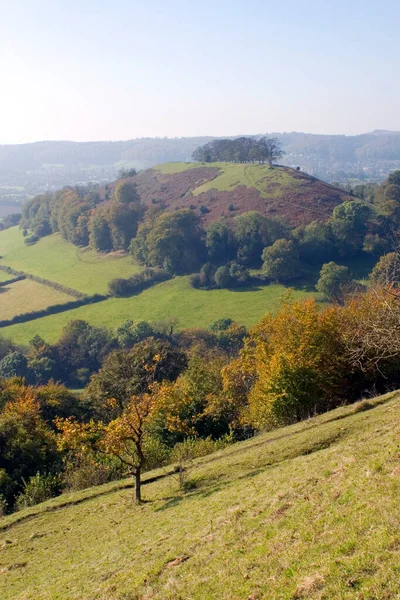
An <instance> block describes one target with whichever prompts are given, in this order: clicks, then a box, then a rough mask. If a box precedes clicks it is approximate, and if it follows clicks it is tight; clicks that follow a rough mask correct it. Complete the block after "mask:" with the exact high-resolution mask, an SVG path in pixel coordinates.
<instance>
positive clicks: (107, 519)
mask: <svg viewBox="0 0 400 600" xmlns="http://www.w3.org/2000/svg"><path fill="white" fill-rule="evenodd" d="M370 404H371V407H370V409H369V410H367V411H366V410H357V409H355V407H348V408H342V409H338V410H336V411H333V412H331V413H327V414H326V415H323V416H321V417H318V418H315V419H311V420H310V421H306V422H304V423H301V424H298V425H294V426H291V427H287V428H285V429H281V430H276V431H274V432H272V433H269V434H265V435H261V436H259V437H256V438H254V439H252V440H249V441H247V442H243V443H241V444H236V445H234V446H231V447H229V448H227V449H225V450H223V451H220V452H218V453H216V454H215V455H211V456H209V457H206V458H203V459H199V460H198V461H197V462H196V467H195V469H194V470H193V471H192V472H191V479H192V484H193V486H194V487H193V489H192V491H190V492H189V493H186V494H185V495H184V494H182V493H180V492H179V491H178V489H177V482H176V481H175V480H174V479H173V478H172V477H165V478H163V479H161V480H159V481H156V482H153V483H151V484H148V485H146V486H145V489H144V492H145V500H146V502H145V503H144V504H143V505H142V506H140V507H136V506H134V505H133V504H132V490H131V489H130V488H129V487H127V488H125V489H124V486H126V485H131V483H130V482H129V481H128V482H119V483H115V484H108V485H107V486H102V487H101V488H92V489H90V490H87V491H83V492H79V493H75V494H70V495H69V496H62V497H60V498H58V499H55V500H53V501H50V502H47V503H45V504H43V505H39V506H38V507H34V508H32V509H28V510H27V511H23V512H21V513H17V514H15V515H11V516H9V517H5V518H3V519H2V520H0V526H2V528H3V531H2V532H1V533H0V547H1V548H2V553H1V557H0V573H1V576H0V597H1V598H2V599H4V600H10V599H11V598H12V599H20V600H22V599H24V600H28V599H32V600H33V599H35V600H50V599H51V600H64V599H65V600H67V599H68V600H78V599H79V600H82V599H85V600H94V599H96V600H150V599H151V600H184V599H185V600H188V599H196V600H197V599H199V600H211V599H217V598H218V600H249V599H252V600H266V599H268V600H269V599H270V600H275V599H280V600H289V599H292V600H294V599H295V598H309V599H317V598H318V599H320V600H322V599H332V600H354V599H359V600H384V599H389V598H399V597H400V577H399V574H400V505H399V502H398V498H399V493H400V470H399V465H400V455H399V451H400V428H399V417H400V398H399V396H398V395H396V394H389V395H387V396H386V397H382V398H380V399H377V400H373V401H370ZM159 474H160V473H159ZM151 475H153V474H149V476H151ZM100 494H101V495H100ZM49 510H51V511H52V512H47V511H49ZM21 519H25V520H23V521H21ZM18 521H20V522H18Z"/></svg>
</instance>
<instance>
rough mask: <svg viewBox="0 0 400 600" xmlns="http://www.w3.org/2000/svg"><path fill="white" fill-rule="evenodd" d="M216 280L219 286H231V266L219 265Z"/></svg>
mask: <svg viewBox="0 0 400 600" xmlns="http://www.w3.org/2000/svg"><path fill="white" fill-rule="evenodd" d="M214 281H215V283H216V285H217V287H219V288H226V287H229V285H230V283H231V282H232V277H231V275H230V272H229V267H228V266H226V265H224V266H222V267H218V269H217V270H216V271H215V275H214Z"/></svg>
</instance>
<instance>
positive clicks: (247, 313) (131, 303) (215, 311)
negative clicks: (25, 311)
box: [1, 277, 318, 344]
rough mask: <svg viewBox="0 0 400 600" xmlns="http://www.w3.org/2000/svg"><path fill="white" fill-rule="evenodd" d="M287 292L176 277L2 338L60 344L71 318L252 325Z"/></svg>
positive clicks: (105, 322)
mask: <svg viewBox="0 0 400 600" xmlns="http://www.w3.org/2000/svg"><path fill="white" fill-rule="evenodd" d="M284 293H285V288H284V287H283V286H281V285H268V286H260V287H256V288H254V289H247V290H240V291H232V290H211V291H204V290H196V289H194V288H192V287H191V286H190V284H189V281H188V278H187V277H175V278H174V279H172V280H171V281H166V282H164V283H161V284H159V285H157V286H155V287H152V288H150V289H148V290H145V291H144V292H142V293H141V294H139V295H137V296H133V297H131V298H110V299H109V300H105V301H104V302H99V303H98V304H92V305H90V304H89V305H86V306H81V307H80V308H76V309H74V310H70V311H68V312H64V313H60V314H57V315H50V316H48V317H42V318H41V319H36V320H35V321H28V322H27V323H20V324H18V325H11V326H9V327H4V328H2V329H1V334H2V335H3V336H5V337H10V338H12V339H13V340H14V341H15V342H17V343H21V344H26V343H27V342H28V341H29V340H30V339H32V337H33V336H34V335H35V334H36V333H37V334H39V335H41V336H42V337H43V338H44V339H45V340H46V341H48V342H55V341H56V340H57V339H58V338H59V336H60V333H61V330H62V328H63V327H64V326H65V325H66V324H67V323H68V322H69V321H70V320H71V319H84V320H85V321H88V322H89V323H91V324H93V325H102V326H106V327H116V326H118V325H119V324H121V323H122V322H123V321H125V320H126V319H131V320H132V321H137V320H145V321H151V322H153V321H159V320H163V319H166V318H169V317H175V318H176V319H177V321H178V327H179V329H182V328H186V327H208V325H210V324H211V323H212V322H213V321H215V320H216V319H219V318H222V317H230V318H232V319H234V320H235V321H238V322H239V323H244V324H245V325H252V324H253V323H256V322H257V321H258V320H259V319H260V318H261V317H262V316H263V315H264V314H265V313H266V312H267V311H270V310H276V309H277V308H278V305H279V302H280V299H281V297H282V294H284ZM293 295H294V297H295V298H303V297H307V296H314V297H318V294H316V293H310V292H304V291H302V290H298V291H294V292H293Z"/></svg>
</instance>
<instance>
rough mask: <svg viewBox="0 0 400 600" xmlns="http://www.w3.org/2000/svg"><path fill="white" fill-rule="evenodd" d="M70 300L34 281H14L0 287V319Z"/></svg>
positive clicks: (68, 297)
mask: <svg viewBox="0 0 400 600" xmlns="http://www.w3.org/2000/svg"><path fill="white" fill-rule="evenodd" d="M71 300H73V298H71V296H67V294H62V293H61V292H58V291H57V290H54V289H53V288H51V287H48V286H46V285H41V284H40V283H36V281H32V280H30V279H24V280H22V281H16V282H15V283H12V284H10V285H5V286H3V287H0V318H1V319H11V318H12V317H15V316H16V315H20V314H21V313H25V312H31V311H33V310H41V309H42V308H47V307H48V306H52V305H54V304H62V303H64V302H70V301H71Z"/></svg>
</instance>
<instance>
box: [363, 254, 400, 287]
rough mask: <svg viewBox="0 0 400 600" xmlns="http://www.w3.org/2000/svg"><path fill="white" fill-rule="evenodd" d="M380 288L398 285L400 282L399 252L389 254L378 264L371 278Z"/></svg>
mask: <svg viewBox="0 0 400 600" xmlns="http://www.w3.org/2000/svg"><path fill="white" fill-rule="evenodd" d="M369 278H370V280H371V282H372V283H373V284H375V285H378V286H385V285H386V286H387V285H389V286H390V285H398V283H399V281H400V257H399V254H398V253H397V252H389V253H388V254H385V255H384V256H382V257H381V258H380V259H379V261H378V262H377V263H376V265H375V267H374V268H373V269H372V272H371V274H370V276H369Z"/></svg>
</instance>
